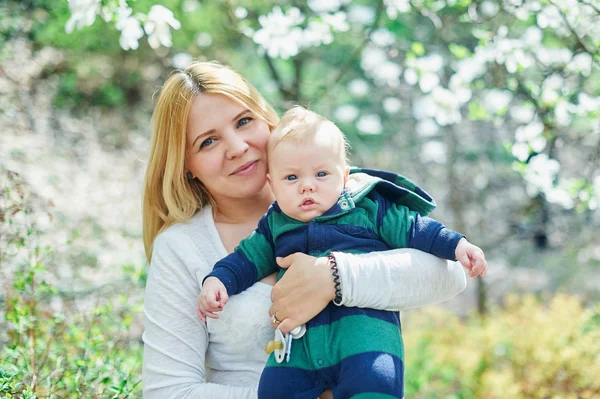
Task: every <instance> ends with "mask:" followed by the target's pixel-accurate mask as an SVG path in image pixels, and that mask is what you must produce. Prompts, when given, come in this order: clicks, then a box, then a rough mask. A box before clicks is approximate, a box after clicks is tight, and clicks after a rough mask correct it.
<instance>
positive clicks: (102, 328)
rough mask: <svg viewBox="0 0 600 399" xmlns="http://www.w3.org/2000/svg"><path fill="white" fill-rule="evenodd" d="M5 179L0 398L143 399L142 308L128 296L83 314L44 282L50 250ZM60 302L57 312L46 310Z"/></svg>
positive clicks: (19, 190)
mask: <svg viewBox="0 0 600 399" xmlns="http://www.w3.org/2000/svg"><path fill="white" fill-rule="evenodd" d="M0 181H1V182H2V183H3V187H2V192H1V194H0V203H1V204H2V207H1V208H0V209H1V212H0V228H1V233H2V234H0V237H1V238H0V263H1V265H2V270H3V272H4V273H7V274H8V279H6V280H5V282H6V281H7V282H8V284H9V285H8V286H6V287H4V288H5V291H6V297H5V298H0V301H4V302H5V304H2V308H5V314H4V319H5V320H1V319H0V330H1V331H5V334H4V336H0V339H4V340H7V341H8V342H7V343H6V344H5V345H4V347H3V348H0V397H1V398H2V399H8V398H115V399H116V398H131V397H140V396H141V393H140V392H141V384H140V382H141V373H140V369H141V354H142V346H141V344H140V343H139V341H137V340H132V339H130V338H129V336H128V330H129V328H130V327H131V323H132V321H133V316H134V314H135V313H137V312H139V305H134V306H132V305H130V304H129V303H128V300H127V297H126V296H124V295H123V296H121V297H120V298H117V299H104V298H98V299H97V300H95V301H94V303H95V305H94V306H90V307H89V308H90V309H91V310H89V311H82V310H81V309H77V308H76V306H75V301H74V300H68V299H65V298H64V297H62V296H61V295H60V294H59V293H58V292H57V291H56V289H54V288H53V287H52V286H51V285H49V284H48V283H46V281H45V278H47V277H48V276H49V274H48V270H47V269H46V262H47V261H48V259H49V258H50V255H51V252H52V251H51V248H41V247H40V244H39V242H40V240H39V234H38V231H37V230H36V228H35V225H34V224H33V223H32V222H31V219H32V217H31V209H30V207H28V206H27V203H28V198H29V195H28V192H27V190H26V188H25V187H24V185H23V183H22V182H21V181H20V180H19V178H18V176H17V175H15V174H14V173H10V172H8V173H6V172H2V174H1V175H0ZM55 299H57V300H59V301H61V302H62V303H63V306H62V309H61V311H60V312H56V311H52V308H51V307H50V306H49V304H50V303H51V302H52V301H53V300H55ZM0 304H1V303H0Z"/></svg>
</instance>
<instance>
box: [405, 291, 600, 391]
mask: <svg viewBox="0 0 600 399" xmlns="http://www.w3.org/2000/svg"><path fill="white" fill-rule="evenodd" d="M409 316H410V321H409V322H408V323H406V325H405V330H406V332H405V334H404V339H405V345H406V355H405V356H406V363H407V373H406V374H407V375H406V397H407V398H448V399H449V398H453V399H471V398H472V399H496V398H498V399H500V398H512V399H542V398H553V399H559V398H563V399H567V398H573V399H575V398H582V399H585V398H590V399H591V398H600V379H599V378H598V376H600V306H596V307H595V308H584V307H583V306H582V303H581V300H580V299H579V298H577V297H573V296H568V295H563V294H558V295H556V296H554V297H553V298H552V299H551V300H550V302H549V303H548V304H544V303H543V302H542V301H540V300H538V299H535V297H534V296H532V295H526V296H521V297H518V296H510V297H508V298H507V300H506V304H505V306H504V308H503V309H497V310H495V311H492V312H490V314H489V315H488V316H487V317H486V318H485V319H480V318H479V317H473V318H471V319H469V320H467V321H461V320H460V319H459V318H458V317H456V316H454V315H452V314H450V313H449V312H447V311H443V310H440V309H426V310H424V311H422V312H417V313H416V314H415V315H409Z"/></svg>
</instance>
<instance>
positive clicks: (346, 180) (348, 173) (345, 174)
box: [344, 166, 350, 187]
mask: <svg viewBox="0 0 600 399" xmlns="http://www.w3.org/2000/svg"><path fill="white" fill-rule="evenodd" d="M349 175H350V166H346V170H344V187H346V183H348V176H349Z"/></svg>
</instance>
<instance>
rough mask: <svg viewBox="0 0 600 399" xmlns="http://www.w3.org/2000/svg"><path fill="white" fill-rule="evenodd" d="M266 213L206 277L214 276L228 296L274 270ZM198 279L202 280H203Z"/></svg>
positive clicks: (273, 249) (240, 290)
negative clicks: (247, 235) (255, 226)
mask: <svg viewBox="0 0 600 399" xmlns="http://www.w3.org/2000/svg"><path fill="white" fill-rule="evenodd" d="M270 215H271V212H267V214H266V215H264V216H263V217H262V218H261V219H260V221H259V222H258V227H257V228H256V230H254V232H253V233H252V234H251V235H250V236H249V237H247V238H245V239H243V240H242V241H240V245H238V247H237V248H236V249H235V251H234V252H233V253H231V254H229V255H227V256H226V257H225V258H223V259H221V260H220V261H218V262H217V263H216V264H215V266H214V268H213V270H212V272H210V273H209V274H208V275H207V276H206V277H205V278H204V280H206V279H207V278H208V277H217V278H218V279H219V280H221V282H222V283H223V284H224V285H225V288H227V294H228V295H235V294H238V293H240V292H242V291H244V290H245V289H246V288H248V287H250V286H251V285H253V284H254V283H256V282H257V281H259V280H261V279H263V278H264V277H266V276H268V275H269V274H271V273H273V272H275V271H276V270H277V263H276V262H275V244H274V243H273V236H272V234H271V229H270V227H269V217H270ZM204 280H202V283H204Z"/></svg>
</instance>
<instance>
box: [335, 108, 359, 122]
mask: <svg viewBox="0 0 600 399" xmlns="http://www.w3.org/2000/svg"><path fill="white" fill-rule="evenodd" d="M358 114H359V112H358V108H356V107H355V106H354V105H351V104H346V105H340V106H339V107H338V108H337V109H336V110H335V113H334V114H333V117H334V118H335V119H336V120H338V121H340V122H346V123H347V122H352V121H353V120H355V119H356V118H357V117H358Z"/></svg>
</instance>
